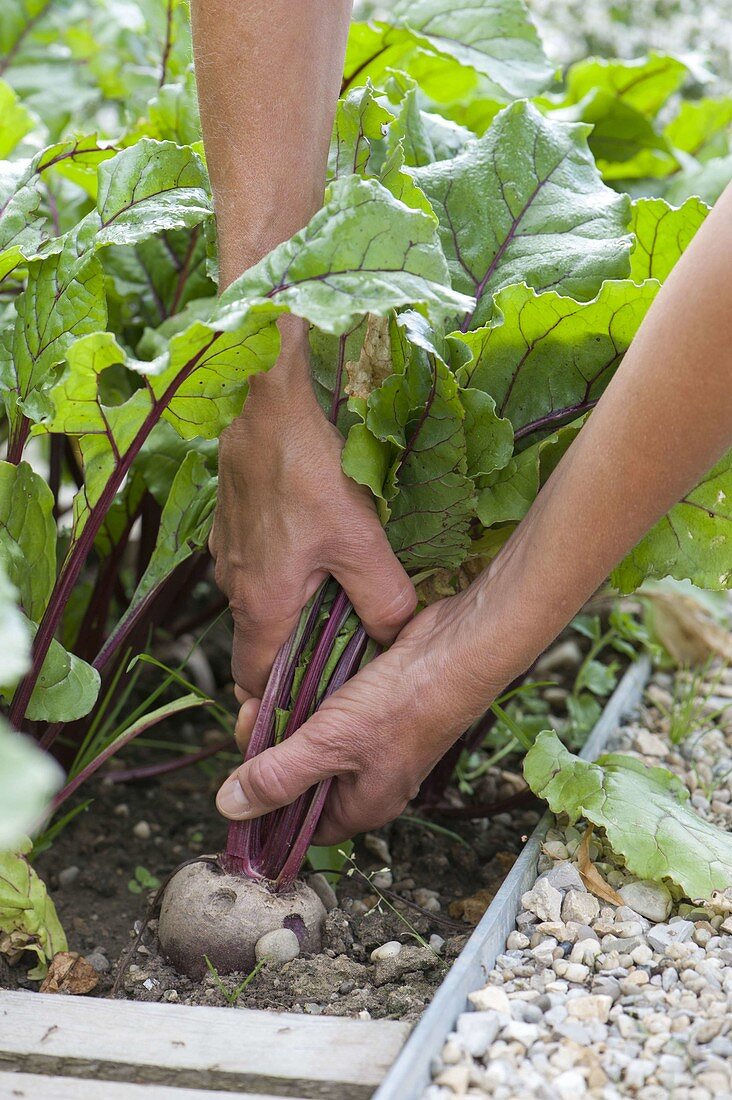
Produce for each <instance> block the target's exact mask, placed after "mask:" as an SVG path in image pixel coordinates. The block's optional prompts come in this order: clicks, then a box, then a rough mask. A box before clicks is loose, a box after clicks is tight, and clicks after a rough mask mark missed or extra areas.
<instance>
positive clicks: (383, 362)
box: [346, 313, 393, 401]
mask: <svg viewBox="0 0 732 1100" xmlns="http://www.w3.org/2000/svg"><path fill="white" fill-rule="evenodd" d="M392 371H393V366H392V361H391V337H390V336H389V318H388V317H378V316H377V315H376V314H375V313H369V315H368V318H367V320H366V336H365V337H364V341H363V347H362V348H361V354H360V355H359V357H358V360H357V361H356V362H353V361H352V360H351V361H349V362H347V363H346V374H347V375H348V382H347V383H346V393H347V394H348V396H349V397H361V398H363V399H364V401H365V400H366V399H367V398H368V396H369V394H370V393H371V392H372V391H373V390H375V389H378V387H379V386H380V385H381V383H382V382H383V381H384V379H386V378H388V377H389V375H390V374H391V373H392Z"/></svg>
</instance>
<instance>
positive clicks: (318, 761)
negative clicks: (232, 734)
mask: <svg viewBox="0 0 732 1100" xmlns="http://www.w3.org/2000/svg"><path fill="white" fill-rule="evenodd" d="M311 721H312V719H311ZM303 731H304V727H303V728H302V729H300V730H298V731H297V732H296V733H294V734H292V736H291V737H288V738H287V740H286V741H283V742H282V743H281V744H279V745H275V746H274V747H273V748H271V749H266V750H265V751H264V752H262V753H259V754H258V755H257V756H254V757H252V759H251V760H246V761H245V762H244V763H243V764H242V765H241V766H240V767H238V768H237V769H236V771H235V772H234V773H233V774H232V775H230V776H229V778H228V779H227V780H226V781H225V782H224V783H223V784H222V786H221V787H220V789H219V792H218V794H217V795H216V806H217V809H218V811H219V813H220V814H223V816H224V817H228V818H231V819H232V820H234V821H248V820H249V819H250V818H254V817H261V816H262V814H266V813H269V812H270V811H271V810H276V809H279V807H281V806H289V804H290V803H291V802H294V801H295V799H296V798H297V797H298V796H299V795H301V794H304V793H305V791H307V790H309V789H310V787H313V786H315V784H316V783H320V781H321V780H322V779H329V778H330V777H331V776H332V775H333V774H334V771H335V770H336V769H334V767H333V764H332V762H329V761H328V759H327V753H324V752H323V751H322V749H321V750H320V751H318V749H317V747H316V745H315V743H314V742H313V741H312V739H311V738H309V737H308V736H307V735H306V734H305V733H304V732H303Z"/></svg>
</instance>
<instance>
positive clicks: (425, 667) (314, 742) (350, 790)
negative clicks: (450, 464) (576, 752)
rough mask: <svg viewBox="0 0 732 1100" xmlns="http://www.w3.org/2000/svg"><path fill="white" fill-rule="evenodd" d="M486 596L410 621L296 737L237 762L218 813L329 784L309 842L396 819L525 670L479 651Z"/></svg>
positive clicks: (250, 718)
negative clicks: (458, 740)
mask: <svg viewBox="0 0 732 1100" xmlns="http://www.w3.org/2000/svg"><path fill="white" fill-rule="evenodd" d="M484 595H485V593H484V591H483V586H481V584H480V582H479V583H478V584H477V585H474V586H473V588H472V589H469V590H468V591H467V592H464V593H462V594H461V595H460V596H454V597H451V598H449V599H445V600H441V601H440V602H439V603H437V604H433V605H432V606H431V607H428V608H426V609H425V610H424V611H422V612H421V613H420V614H419V615H417V616H416V618H414V619H413V620H412V621H411V622H409V623H408V624H407V626H406V627H405V628H404V629H403V630H402V632H401V633H400V634H399V637H398V638H397V640H396V641H395V642H394V644H393V645H392V647H391V648H390V649H389V650H387V651H386V652H385V653H383V654H381V656H379V657H377V658H376V659H375V660H374V661H372V662H371V663H370V664H368V665H366V667H365V668H363V669H362V670H361V671H360V672H359V673H358V674H357V675H356V676H354V677H353V678H352V679H351V680H349V681H348V682H347V683H346V684H344V686H343V687H342V688H340V689H339V690H338V691H337V692H335V693H334V694H333V695H332V696H330V697H329V698H327V699H326V700H325V701H324V703H323V704H322V705H321V707H320V708H319V710H318V711H317V713H316V714H315V715H314V716H313V717H312V718H310V719H309V721H307V722H306V723H304V725H303V726H302V727H301V728H300V729H299V730H298V731H297V732H296V733H294V734H292V736H291V737H289V738H287V740H286V741H284V742H283V743H282V744H280V745H278V746H276V747H274V748H271V749H268V750H266V751H265V752H263V753H261V754H259V755H258V756H255V757H253V758H252V759H251V760H249V761H247V762H246V763H244V764H243V765H241V767H239V768H238V769H237V770H236V771H235V772H234V773H233V775H232V776H230V777H229V779H227V780H226V782H225V783H224V784H223V786H222V787H221V790H220V791H219V794H218V797H217V805H218V808H219V811H220V812H221V813H222V814H224V816H226V817H230V818H234V819H239V820H245V819H249V818H254V817H260V816H261V815H262V814H264V813H268V812H269V811H271V810H274V809H276V808H278V807H280V806H285V805H287V804H289V803H290V802H293V801H294V800H295V798H297V797H298V795H300V794H302V793H303V792H304V791H306V790H308V789H309V788H310V787H311V786H313V785H314V784H316V783H318V782H320V781H321V780H323V779H328V778H330V777H331V776H334V777H335V779H334V782H333V784H332V786H331V788H330V792H329V794H328V799H327V801H326V804H325V808H324V811H323V814H322V817H321V819H320V824H319V826H318V831H317V833H316V836H315V842H316V843H318V844H333V843H336V842H338V841H341V840H344V839H345V838H347V837H351V836H354V835H355V834H356V833H358V832H363V831H365V830H368V829H374V828H377V827H378V826H380V825H383V824H384V823H385V822H386V821H390V820H392V819H393V818H395V817H397V816H398V815H399V814H400V813H402V811H403V810H404V808H405V806H406V805H407V803H408V802H409V801H410V799H412V798H413V797H414V796H415V794H416V793H417V791H418V789H419V786H420V784H421V783H422V781H423V780H424V778H425V777H426V776H427V775H428V774H429V772H430V771H431V770H432V768H433V767H434V765H435V764H436V763H437V761H438V760H439V759H440V757H441V756H442V755H443V754H444V753H445V752H446V750H447V749H448V748H449V746H450V745H451V744H452V743H453V741H455V740H456V738H457V737H459V736H460V734H461V733H462V732H463V730H465V729H466V728H467V727H468V726H469V725H470V724H471V722H473V721H474V720H475V719H476V718H477V717H478V716H479V715H481V714H482V713H483V712H484V711H485V710H486V708H487V707H488V706H489V705H490V703H491V702H492V701H493V699H495V698H496V696H497V695H498V694H499V693H500V692H501V690H502V689H503V688H505V686H506V685H507V684H508V683H509V682H510V681H511V680H512V679H513V678H514V677H515V676H516V675H517V674H518V672H519V671H521V670H522V668H523V667H525V664H526V665H527V664H528V663H529V661H528V660H527V659H526V657H525V655H524V653H523V652H520V651H519V649H518V646H517V649H516V651H515V652H511V651H510V650H508V648H507V647H506V646H505V645H502V644H501V642H500V640H499V638H498V637H497V638H496V644H495V646H492V647H490V648H487V647H486V645H485V638H486V626H487V616H486V601H485V599H484V598H483V597H484ZM489 636H490V635H489ZM524 662H525V664H524ZM255 718H256V708H252V707H251V706H250V705H247V706H245V707H243V708H242V710H241V712H240V715H239V721H238V723H237V730H236V734H237V741H238V743H239V747H240V748H241V750H242V752H243V751H244V750H245V749H246V745H247V742H248V740H249V736H250V733H251V729H252V726H253V723H254V719H255Z"/></svg>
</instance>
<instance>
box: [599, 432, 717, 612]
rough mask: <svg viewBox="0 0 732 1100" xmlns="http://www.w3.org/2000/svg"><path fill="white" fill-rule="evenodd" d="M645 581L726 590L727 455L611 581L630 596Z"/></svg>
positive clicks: (635, 551)
mask: <svg viewBox="0 0 732 1100" xmlns="http://www.w3.org/2000/svg"><path fill="white" fill-rule="evenodd" d="M647 577H674V578H675V579H676V580H690V581H691V582H692V583H693V584H695V585H697V586H698V587H699V588H710V589H717V590H719V589H725V588H729V587H730V586H731V585H732V451H729V452H728V453H727V454H726V455H725V456H724V457H723V458H722V459H720V461H719V462H718V463H717V465H716V466H714V468H713V469H711V470H710V471H709V473H708V474H706V476H705V477H704V478H702V480H701V481H700V482H699V484H698V485H697V486H696V488H695V489H692V490H691V492H689V493H687V494H686V495H685V496H684V497H683V498H682V499H681V500H680V501H679V503H678V504H675V505H674V507H673V508H672V509H671V511H670V512H668V514H667V515H665V516H664V517H663V519H661V520H659V522H658V523H657V524H656V525H655V527H653V528H651V530H650V531H649V532H648V534H647V535H646V536H645V537H644V538H642V539H641V541H640V542H639V543H638V545H637V546H636V547H634V549H633V550H631V552H630V553H629V554H628V556H627V557H626V558H625V559H624V561H622V562H621V563H620V565H619V566H618V567H617V569H615V570H614V571H613V573H612V577H611V579H612V583H613V584H614V585H615V586H616V587H617V588H618V589H619V590H620V591H621V592H632V591H634V590H635V589H636V588H637V587H638V586H639V585H640V584H641V583H642V582H643V581H644V580H645V579H646V578H647Z"/></svg>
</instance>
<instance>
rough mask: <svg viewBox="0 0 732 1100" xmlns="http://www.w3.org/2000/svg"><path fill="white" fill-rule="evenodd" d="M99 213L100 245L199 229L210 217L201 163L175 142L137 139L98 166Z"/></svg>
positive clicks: (132, 242)
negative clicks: (162, 233)
mask: <svg viewBox="0 0 732 1100" xmlns="http://www.w3.org/2000/svg"><path fill="white" fill-rule="evenodd" d="M97 210H98V212H99V218H100V222H101V225H100V226H99V231H98V238H97V244H98V245H105V244H127V245H129V244H134V243H135V242H136V241H139V240H144V239H147V238H148V237H152V236H154V235H155V234H156V233H160V232H162V231H163V230H166V229H185V228H191V227H192V226H194V225H198V224H199V223H200V222H202V221H204V220H205V219H206V218H208V217H210V216H211V214H212V212H213V208H212V206H211V200H210V197H209V193H208V180H207V177H206V171H205V168H204V167H203V162H202V161H201V158H200V157H199V156H198V154H197V153H194V152H193V150H192V149H190V148H185V147H181V146H179V145H176V144H175V142H173V141H153V140H152V139H151V138H141V139H140V140H139V141H138V142H137V143H136V144H135V145H132V146H130V148H129V149H124V150H123V151H122V152H121V153H118V154H117V156H116V157H113V158H112V160H108V161H105V162H104V163H102V164H101V165H100V166H99V195H98V198H97Z"/></svg>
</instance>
